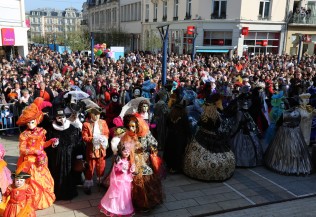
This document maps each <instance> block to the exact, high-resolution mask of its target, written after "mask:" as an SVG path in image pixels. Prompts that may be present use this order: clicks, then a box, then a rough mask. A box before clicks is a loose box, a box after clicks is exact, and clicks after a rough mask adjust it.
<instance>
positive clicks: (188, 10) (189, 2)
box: [185, 0, 192, 18]
mask: <svg viewBox="0 0 316 217" xmlns="http://www.w3.org/2000/svg"><path fill="white" fill-rule="evenodd" d="M191 6H192V0H187V8H186V14H185V17H186V18H191V13H192V11H191V9H192V8H191Z"/></svg>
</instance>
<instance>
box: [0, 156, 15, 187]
mask: <svg viewBox="0 0 316 217" xmlns="http://www.w3.org/2000/svg"><path fill="white" fill-rule="evenodd" d="M11 184H12V179H11V172H10V170H9V169H8V167H7V163H6V162H5V161H4V160H0V188H1V191H2V193H4V192H5V191H6V190H7V187H8V186H9V185H11Z"/></svg>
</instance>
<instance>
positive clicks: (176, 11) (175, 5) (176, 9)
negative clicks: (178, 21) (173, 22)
mask: <svg viewBox="0 0 316 217" xmlns="http://www.w3.org/2000/svg"><path fill="white" fill-rule="evenodd" d="M173 10H174V11H173V17H174V18H178V12H179V0H174V6H173Z"/></svg>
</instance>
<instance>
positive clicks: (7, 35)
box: [1, 28, 15, 46]
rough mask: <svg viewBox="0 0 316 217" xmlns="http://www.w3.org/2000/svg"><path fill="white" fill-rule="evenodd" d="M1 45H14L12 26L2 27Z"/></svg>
mask: <svg viewBox="0 0 316 217" xmlns="http://www.w3.org/2000/svg"><path fill="white" fill-rule="evenodd" d="M1 35H2V45H3V46H12V45H15V35H14V29H13V28H2V29H1Z"/></svg>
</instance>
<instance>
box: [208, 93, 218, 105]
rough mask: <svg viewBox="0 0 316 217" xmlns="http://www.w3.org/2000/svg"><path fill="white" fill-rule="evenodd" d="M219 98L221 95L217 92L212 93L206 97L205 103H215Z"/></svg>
mask: <svg viewBox="0 0 316 217" xmlns="http://www.w3.org/2000/svg"><path fill="white" fill-rule="evenodd" d="M220 99H221V95H220V94H219V93H214V94H211V95H208V96H207V97H206V103H215V102H217V101H218V100H220Z"/></svg>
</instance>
